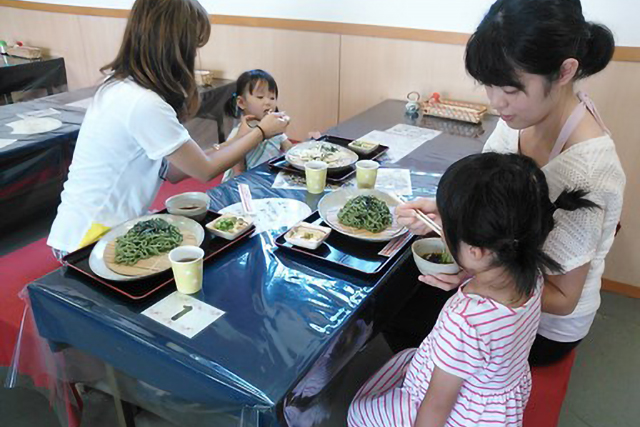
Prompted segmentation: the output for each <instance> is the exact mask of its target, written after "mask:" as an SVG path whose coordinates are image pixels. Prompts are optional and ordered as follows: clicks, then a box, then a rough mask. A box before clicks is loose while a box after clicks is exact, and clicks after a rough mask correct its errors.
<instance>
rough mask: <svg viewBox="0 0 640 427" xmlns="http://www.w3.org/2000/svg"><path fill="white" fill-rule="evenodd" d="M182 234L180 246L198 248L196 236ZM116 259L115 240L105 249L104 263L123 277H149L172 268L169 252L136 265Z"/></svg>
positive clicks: (185, 232) (181, 231)
mask: <svg viewBox="0 0 640 427" xmlns="http://www.w3.org/2000/svg"><path fill="white" fill-rule="evenodd" d="M180 233H182V238H183V240H182V244H181V245H180V246H194V245H195V246H197V240H196V236H194V235H193V233H189V232H188V231H185V230H180ZM115 258H116V241H115V239H114V240H112V241H110V242H109V243H107V246H106V247H105V248H104V263H105V264H106V265H107V267H109V269H110V270H111V271H113V272H115V273H118V274H122V275H123V276H148V275H150V274H156V273H160V272H162V271H165V270H167V269H169V268H171V261H169V252H165V253H163V254H160V255H156V256H153V257H151V258H147V259H141V260H140V261H138V262H137V263H135V264H134V265H122V264H117V263H116V261H115Z"/></svg>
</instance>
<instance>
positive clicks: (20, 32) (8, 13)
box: [0, 7, 86, 89]
mask: <svg viewBox="0 0 640 427" xmlns="http://www.w3.org/2000/svg"><path fill="white" fill-rule="evenodd" d="M79 19H81V17H78V16H75V15H64V14H59V13H51V12H39V11H24V10H20V9H13V8H9V7H0V40H6V41H7V42H8V43H14V42H15V41H17V40H20V41H23V42H24V43H25V44H27V45H33V46H41V47H43V48H47V49H46V52H47V53H48V54H49V55H54V56H62V57H64V60H65V64H66V67H67V80H68V82H69V89H78V88H81V87H85V86H86V77H85V72H84V47H83V41H82V36H81V33H80V29H79V26H78V20H79Z"/></svg>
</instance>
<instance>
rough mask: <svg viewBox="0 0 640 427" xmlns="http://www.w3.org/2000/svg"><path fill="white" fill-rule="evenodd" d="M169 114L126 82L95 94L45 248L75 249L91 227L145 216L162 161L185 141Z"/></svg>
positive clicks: (154, 99)
mask: <svg viewBox="0 0 640 427" xmlns="http://www.w3.org/2000/svg"><path fill="white" fill-rule="evenodd" d="M190 139H191V137H190V136H189V132H188V131H187V130H186V129H185V128H184V126H183V125H182V124H181V123H180V122H179V121H178V117H177V114H176V112H175V111H174V110H173V108H172V107H171V106H170V105H169V104H168V103H167V102H165V101H164V100H163V99H162V98H161V97H160V96H159V95H158V94H156V93H155V92H153V91H151V90H148V89H145V88H143V87H141V86H139V85H138V84H136V83H135V82H133V81H132V80H124V81H117V82H113V83H109V84H107V85H106V86H103V87H102V88H100V90H99V91H98V92H97V93H96V95H95V97H94V99H93V101H92V103H91V105H90V106H89V109H88V110H87V114H86V116H85V118H84V121H83V122H82V127H81V128H80V133H79V135H78V141H77V143H76V147H75V151H74V153H73V159H72V162H71V167H70V168H69V177H68V179H67V181H66V182H65V184H64V190H63V192H62V196H61V199H62V202H61V203H60V206H59V207H58V214H57V216H56V219H55V221H54V222H53V226H52V228H51V232H50V234H49V239H48V241H47V244H48V245H49V246H51V247H53V248H55V249H59V250H62V251H68V252H71V251H74V250H76V249H78V247H79V245H80V243H81V241H82V240H83V237H84V236H85V234H86V233H87V231H89V229H90V228H91V227H92V226H93V225H94V224H100V225H102V226H105V227H113V226H115V225H118V224H121V223H122V222H125V221H127V220H130V219H132V218H135V217H138V216H140V215H143V214H145V213H146V212H147V211H148V209H149V207H150V205H151V203H152V202H153V199H154V198H155V196H156V194H157V192H158V189H159V188H160V184H161V182H162V180H161V168H163V158H164V157H165V156H167V155H169V154H171V153H173V152H174V151H175V150H176V149H178V148H179V147H180V146H181V145H182V144H184V143H185V142H187V141H189V140H190Z"/></svg>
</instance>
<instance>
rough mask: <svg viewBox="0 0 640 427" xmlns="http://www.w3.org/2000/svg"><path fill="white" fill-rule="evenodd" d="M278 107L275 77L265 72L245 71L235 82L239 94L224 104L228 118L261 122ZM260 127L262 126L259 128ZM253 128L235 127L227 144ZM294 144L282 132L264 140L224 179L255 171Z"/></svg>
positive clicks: (228, 172) (226, 174)
mask: <svg viewBox="0 0 640 427" xmlns="http://www.w3.org/2000/svg"><path fill="white" fill-rule="evenodd" d="M277 108H278V84H277V83H276V81H275V79H274V78H273V76H272V75H271V74H269V73H267V72H266V71H263V70H250V71H245V72H244V73H242V74H241V75H240V77H238V80H237V81H236V91H235V93H234V94H233V96H232V97H231V99H230V100H229V101H228V102H227V104H226V105H225V110H226V113H227V115H229V116H231V117H234V118H236V119H239V118H241V117H244V118H245V120H244V121H245V122H251V121H260V120H262V118H263V117H265V116H267V115H269V114H270V113H272V112H276V111H277ZM258 128H259V126H258ZM251 130H252V129H251V128H250V127H246V126H241V125H239V126H237V127H235V128H234V129H233V130H232V131H231V133H230V134H229V137H228V138H227V142H226V143H225V144H223V145H226V144H232V143H233V141H234V140H236V139H238V138H242V137H243V136H244V134H245V133H248V132H250V131H251ZM291 146H292V144H291V141H289V139H288V138H287V135H285V134H284V133H281V134H279V135H276V136H274V137H272V138H266V136H265V138H264V140H263V141H262V142H261V143H260V144H259V145H258V146H257V147H255V148H254V149H253V150H251V151H250V152H248V153H247V154H246V155H245V157H244V159H243V160H241V161H240V162H239V163H237V164H236V165H235V166H233V168H232V169H229V170H228V171H227V172H226V173H225V174H224V177H223V181H228V180H230V179H231V178H233V177H234V176H238V175H240V174H241V173H243V172H244V171H246V170H249V169H252V168H254V167H256V166H259V165H261V164H262V163H264V162H266V161H268V160H271V159H272V158H274V157H277V156H279V155H280V154H281V153H282V152H286V151H288V150H289V149H290V148H291Z"/></svg>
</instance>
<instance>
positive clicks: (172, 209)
mask: <svg viewBox="0 0 640 427" xmlns="http://www.w3.org/2000/svg"><path fill="white" fill-rule="evenodd" d="M164 205H165V207H166V208H167V211H169V213H170V214H171V215H181V216H186V217H187V218H191V219H193V220H195V221H202V220H203V219H204V217H205V216H207V210H208V209H209V196H208V195H207V194H206V193H200V192H197V191H192V192H189V193H182V194H176V195H175V196H173V197H169V198H168V199H167V200H166V201H165V202H164ZM192 206H196V207H195V208H192V209H185V208H187V207H192Z"/></svg>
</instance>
